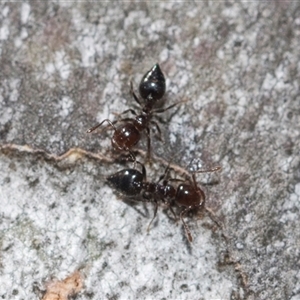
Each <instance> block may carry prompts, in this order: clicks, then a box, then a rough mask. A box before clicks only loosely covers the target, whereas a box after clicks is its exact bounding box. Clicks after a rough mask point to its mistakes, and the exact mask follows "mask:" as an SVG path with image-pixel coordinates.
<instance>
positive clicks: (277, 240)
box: [0, 1, 300, 300]
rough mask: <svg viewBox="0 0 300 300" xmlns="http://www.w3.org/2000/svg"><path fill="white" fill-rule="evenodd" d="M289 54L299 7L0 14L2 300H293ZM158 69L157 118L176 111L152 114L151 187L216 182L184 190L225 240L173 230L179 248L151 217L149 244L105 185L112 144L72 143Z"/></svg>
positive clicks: (298, 73)
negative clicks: (175, 179)
mask: <svg viewBox="0 0 300 300" xmlns="http://www.w3.org/2000/svg"><path fill="white" fill-rule="evenodd" d="M299 41H300V4H299V2H298V1H264V2H261V1H250V2H249V1H248V2H240V3H238V2H237V3H236V2H235V1H210V2H205V1H201V2H196V3H192V2H166V1H161V2H153V3H150V2H143V3H138V2H136V3H135V2H114V3H108V2H99V3H96V2H91V3H89V2H78V3H75V2H70V1H68V2H61V3H57V4H54V3H49V2H41V1H40V2H28V3H20V2H18V3H16V2H15V3H3V2H2V3H1V4H0V147H1V151H0V185H1V189H0V198H1V208H0V216H1V217H0V232H1V234H0V274H1V276H0V298H1V299H41V298H42V297H43V295H44V294H45V291H46V290H47V286H48V287H49V286H53V283H51V282H52V280H54V278H57V280H59V281H58V282H59V283H60V284H61V283H66V282H68V280H67V279H68V278H72V277H68V276H71V275H70V274H73V272H75V273H74V274H78V273H76V271H77V270H78V272H79V273H80V274H81V275H80V276H82V277H80V278H81V279H82V280H83V285H81V284H82V283H81V282H80V285H77V287H79V286H80V289H79V288H78V290H76V292H79V293H78V294H77V296H76V297H77V298H76V299H106V298H107V299H137V298H139V299H144V298H147V299H151V298H152V299H221V298H222V299H293V300H295V299H299V297H300V284H299V282H300V278H299V269H300V250H299V245H300V230H299V228H300V226H299V225H300V221H299V209H300V155H299V154H300V153H299V149H300V91H299V85H300V80H299V78H300V63H299V62H300V43H299ZM156 62H158V63H159V64H160V66H161V68H162V70H163V72H164V74H165V76H166V79H167V93H166V96H165V98H164V100H165V105H170V104H172V103H174V102H176V101H180V100H186V102H185V103H183V104H181V105H180V106H179V107H178V109H177V110H176V109H175V110H172V111H168V112H166V113H164V114H162V118H163V119H164V121H165V123H162V125H161V129H162V136H163V138H164V142H165V143H161V142H160V141H158V139H156V138H155V135H154V137H153V139H152V142H153V152H154V154H155V155H156V156H157V157H159V158H161V159H163V161H164V163H163V164H162V163H161V161H160V160H159V159H154V160H153V164H152V166H149V165H147V170H148V171H149V176H148V177H149V180H153V181H156V180H157V179H158V178H159V175H161V174H162V173H163V172H164V166H163V165H165V164H167V163H168V162H170V161H171V162H172V163H173V164H177V165H179V166H180V167H182V168H186V167H187V166H188V165H189V164H190V162H191V160H193V161H192V163H191V165H193V167H197V165H198V167H199V166H202V167H206V166H213V165H218V164H219V165H221V166H222V167H223V170H222V172H221V173H220V174H219V175H212V176H208V177H206V176H202V175H197V180H198V181H199V183H202V184H204V185H205V190H206V192H207V195H208V200H207V207H209V208H210V210H211V211H213V212H214V213H215V214H216V215H217V216H218V218H219V219H220V220H221V221H222V222H223V224H224V227H223V229H222V230H221V229H218V228H215V226H214V223H213V222H212V221H211V220H210V219H209V218H208V217H207V214H206V215H205V214H204V217H201V218H200V217H199V216H198V215H194V216H192V217H191V218H187V219H186V220H187V222H188V224H189V226H190V227H191V230H192V233H193V237H194V243H193V244H192V245H189V244H188V242H187V240H186V237H185V235H184V231H183V229H182V224H181V223H180V222H178V224H177V225H176V224H175V222H174V220H173V219H172V215H170V214H169V213H168V211H167V210H165V211H164V213H163V208H160V209H159V212H158V218H157V220H156V222H155V223H154V224H153V227H152V229H151V231H150V232H149V234H147V232H146V229H147V226H148V224H149V222H150V220H151V217H152V214H153V207H152V206H151V205H145V206H143V205H140V204H138V203H137V204H134V205H128V204H126V203H125V202H123V201H120V198H118V197H117V195H116V194H114V193H113V192H112V191H111V189H110V188H109V187H108V186H107V185H106V184H105V183H104V179H105V176H106V175H107V174H111V173H113V172H115V171H116V170H120V169H121V168H124V166H121V165H118V164H113V163H112V158H111V157H112V153H111V145H110V138H109V137H110V136H111V131H102V132H98V133H93V134H87V133H86V130H87V129H88V128H89V127H91V126H93V125H95V124H96V123H97V122H98V121H101V120H103V119H105V118H110V119H111V120H113V119H115V118H116V116H115V114H114V113H120V112H122V111H123V110H125V109H127V108H128V107H132V105H133V103H134V101H133V99H132V97H131V95H130V93H129V82H130V80H133V86H134V89H135V90H136V91H137V90H138V83H139V81H140V79H141V77H142V75H143V74H144V73H145V72H146V71H147V70H149V69H150V68H151V67H152V65H153V64H154V63H156ZM145 141H146V139H145V138H143V139H142V143H141V144H140V146H139V148H140V149H145V145H146V143H145ZM71 148H77V150H73V151H71V152H68V153H67V154H66V155H63V154H64V153H66V152H67V151H68V150H69V149H71ZM61 155H63V156H61ZM139 159H140V160H143V157H140V156H139ZM209 183H213V184H209ZM214 183H215V184H214ZM49 282H50V283H49ZM51 284H52V285H51ZM56 286H58V285H56ZM82 286H83V288H82ZM67 290H68V289H67ZM48 291H49V289H48ZM73 292H74V291H73ZM68 295H69V294H66V297H67V296H68ZM61 299H63V298H61Z"/></svg>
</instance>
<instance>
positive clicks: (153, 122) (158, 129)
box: [151, 121, 163, 142]
mask: <svg viewBox="0 0 300 300" xmlns="http://www.w3.org/2000/svg"><path fill="white" fill-rule="evenodd" d="M151 124H154V125H155V127H156V130H157V132H158V135H157V137H158V139H159V140H160V141H161V142H162V141H163V140H162V138H161V130H160V127H159V125H158V124H157V123H156V122H155V121H151Z"/></svg>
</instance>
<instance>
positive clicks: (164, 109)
mask: <svg viewBox="0 0 300 300" xmlns="http://www.w3.org/2000/svg"><path fill="white" fill-rule="evenodd" d="M185 102H186V100H184V101H179V102H176V103H174V104H172V105H170V106H168V107H166V108H158V109H154V110H153V113H157V114H160V113H163V112H165V111H166V110H169V109H171V108H173V107H175V106H176V105H178V104H180V103H185Z"/></svg>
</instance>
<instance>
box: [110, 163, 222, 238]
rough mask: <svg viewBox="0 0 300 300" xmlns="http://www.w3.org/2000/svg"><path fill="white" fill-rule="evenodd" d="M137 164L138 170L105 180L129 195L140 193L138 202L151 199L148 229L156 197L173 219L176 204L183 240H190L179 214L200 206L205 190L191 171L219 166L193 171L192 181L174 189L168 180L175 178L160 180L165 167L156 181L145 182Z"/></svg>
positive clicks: (185, 225) (114, 175)
mask: <svg viewBox="0 0 300 300" xmlns="http://www.w3.org/2000/svg"><path fill="white" fill-rule="evenodd" d="M138 163H139V162H138ZM139 164H140V165H141V166H142V173H141V172H140V171H138V170H136V169H124V170H121V171H119V172H117V173H115V174H113V175H110V176H109V177H107V181H108V183H109V184H110V185H111V186H112V187H113V188H114V189H115V190H117V191H118V192H120V193H121V194H123V195H125V196H127V197H129V198H136V199H137V197H138V196H142V200H138V201H142V202H153V203H154V204H155V210H154V216H153V218H152V220H151V222H150V224H149V226H148V230H149V228H150V226H151V224H152V222H153V220H154V219H155V217H156V214H157V209H158V201H159V200H160V201H162V202H163V203H165V204H167V205H168V207H169V208H170V210H171V212H172V214H173V215H174V216H175V219H177V217H176V215H175V213H174V210H173V209H172V206H174V205H175V204H176V205H177V206H179V207H183V210H182V211H181V213H180V220H181V221H182V224H183V226H184V229H185V232H186V236H187V239H188V241H189V242H190V243H191V242H192V241H193V237H192V234H191V231H190V229H189V227H188V225H187V224H186V222H185V221H184V218H183V217H184V215H185V214H186V213H187V212H188V211H191V210H194V209H202V208H204V205H205V193H204V192H203V190H202V189H201V188H200V187H199V186H198V185H197V182H196V177H195V176H196V175H195V174H196V173H209V172H216V171H219V170H220V169H221V167H220V166H218V167H214V168H210V169H207V170H198V171H196V172H193V173H192V177H191V178H192V180H191V179H188V180H187V181H188V182H186V183H181V184H179V186H178V187H177V189H176V188H175V187H174V186H173V185H171V184H169V182H170V181H178V180H177V179H170V180H164V178H165V177H166V174H167V173H168V169H169V167H167V168H166V170H165V173H164V175H163V176H161V177H160V179H159V181H158V182H156V183H154V182H147V179H146V169H145V166H144V165H143V164H141V163H139ZM161 180H163V183H162V184H161V183H159V182H160V181H161ZM180 181H181V180H180Z"/></svg>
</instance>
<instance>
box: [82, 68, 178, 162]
mask: <svg viewBox="0 0 300 300" xmlns="http://www.w3.org/2000/svg"><path fill="white" fill-rule="evenodd" d="M165 91H166V82H165V77H164V74H163V73H162V71H161V69H160V67H159V65H158V64H155V65H154V66H153V67H152V69H151V70H149V71H148V72H147V73H146V74H145V75H144V76H143V78H142V80H141V82H140V85H139V93H140V95H141V97H142V99H143V101H144V104H142V103H141V101H140V100H139V98H138V97H137V96H136V94H135V93H134V91H133V86H132V82H131V84H130V92H131V94H132V96H133V98H134V100H135V101H136V102H137V103H138V104H139V106H140V107H141V113H140V114H139V115H138V114H137V113H136V112H135V111H134V110H133V109H128V110H126V111H124V112H123V113H122V114H125V113H127V112H130V113H132V114H133V115H135V118H124V119H121V120H117V121H114V122H111V121H110V120H108V119H105V120H103V121H102V122H101V123H99V124H97V125H96V126H94V127H92V128H90V129H89V130H88V131H87V132H88V133H90V132H92V131H94V130H95V129H97V128H98V127H100V126H101V125H102V124H103V123H105V122H107V123H108V124H109V125H110V126H111V127H112V128H113V129H114V134H113V136H112V139H111V143H112V146H113V148H114V149H116V150H119V151H128V152H129V154H130V156H131V158H132V159H133V160H134V161H135V155H134V154H133V153H132V151H131V149H132V148H133V147H134V146H135V145H136V144H137V143H138V142H139V140H140V139H141V133H142V132H143V131H144V130H146V133H147V159H148V160H149V159H150V152H151V139H150V129H149V124H150V123H152V124H154V125H155V126H156V129H157V131H158V133H159V134H161V131H160V128H159V126H158V124H157V123H156V122H155V121H153V120H152V117H153V115H154V114H157V113H162V112H164V111H166V110H168V109H170V108H172V107H174V106H175V105H177V104H179V103H180V102H177V103H175V104H173V105H171V106H169V107H167V108H158V109H154V106H155V104H156V103H157V101H158V100H160V99H161V98H162V97H163V96H164V94H165ZM117 122H124V123H123V124H122V125H120V126H118V127H115V125H114V124H115V123H117Z"/></svg>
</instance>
